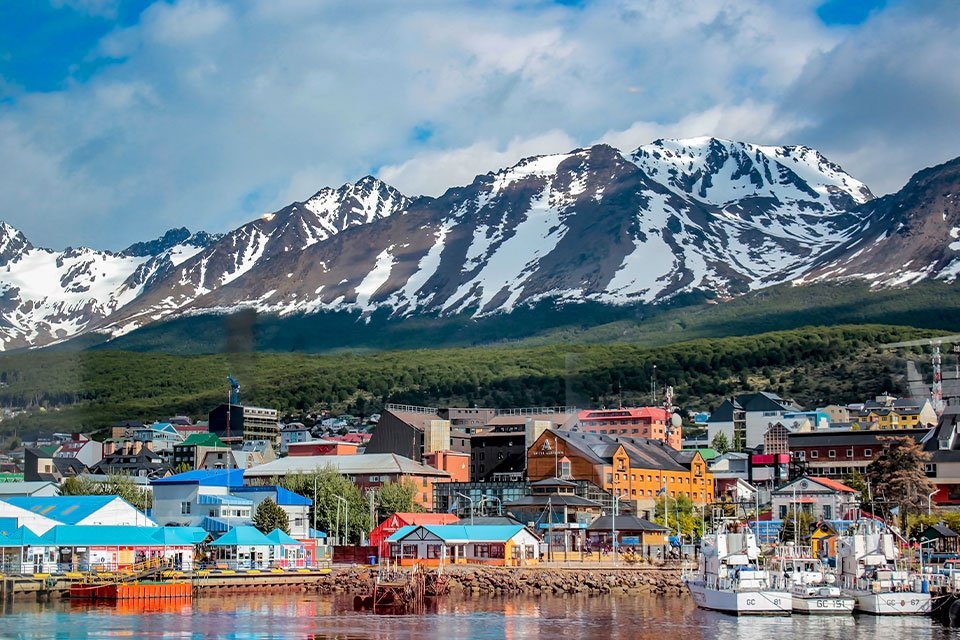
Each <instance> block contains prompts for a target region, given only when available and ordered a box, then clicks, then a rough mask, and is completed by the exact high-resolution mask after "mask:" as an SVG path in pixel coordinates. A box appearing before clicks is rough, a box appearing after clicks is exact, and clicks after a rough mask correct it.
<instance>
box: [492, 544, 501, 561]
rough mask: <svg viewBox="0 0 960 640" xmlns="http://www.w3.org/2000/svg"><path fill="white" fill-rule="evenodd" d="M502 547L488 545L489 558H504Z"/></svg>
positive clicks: (499, 545)
mask: <svg viewBox="0 0 960 640" xmlns="http://www.w3.org/2000/svg"><path fill="white" fill-rule="evenodd" d="M504 551H505V548H504V545H502V544H492V545H490V557H491V558H502V557H503V556H504Z"/></svg>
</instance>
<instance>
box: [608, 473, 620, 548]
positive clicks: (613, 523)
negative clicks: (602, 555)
mask: <svg viewBox="0 0 960 640" xmlns="http://www.w3.org/2000/svg"><path fill="white" fill-rule="evenodd" d="M619 508H620V494H618V493H617V490H616V489H614V490H613V511H612V512H611V514H610V537H611V538H613V542H612V544H613V563H614V564H617V510H618V509H619Z"/></svg>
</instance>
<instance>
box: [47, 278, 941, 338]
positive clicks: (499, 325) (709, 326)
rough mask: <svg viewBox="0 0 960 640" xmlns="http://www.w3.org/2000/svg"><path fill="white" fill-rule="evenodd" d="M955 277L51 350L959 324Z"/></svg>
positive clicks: (311, 321) (221, 331)
mask: <svg viewBox="0 0 960 640" xmlns="http://www.w3.org/2000/svg"><path fill="white" fill-rule="evenodd" d="M958 319H960V283H952V284H947V283H942V282H931V283H923V284H920V285H916V286H913V287H911V288H910V289H886V290H881V291H870V290H869V288H867V287H866V286H864V285H862V284H859V283H844V284H818V285H811V286H804V287H794V286H791V285H780V286H776V287H770V288H767V289H763V290H760V291H755V292H752V293H750V294H747V295H745V296H743V297H741V298H736V299H733V300H729V301H725V302H722V303H716V302H712V301H707V302H705V301H704V299H703V297H702V296H690V297H688V298H686V299H684V300H678V301H674V303H673V304H672V306H668V307H663V306H661V307H651V306H647V305H638V306H624V307H610V306H604V305H599V304H593V303H588V304H578V305H565V306H563V307H560V308H556V307H554V306H553V305H551V304H549V303H541V304H539V305H537V306H534V307H532V308H522V309H518V310H516V311H515V312H513V313H511V314H509V315H495V316H490V317H486V318H471V317H469V316H466V315H461V316H456V317H452V318H434V317H422V318H411V319H395V318H390V317H389V315H388V314H387V313H384V312H379V313H375V314H373V315H372V316H370V317H369V318H364V319H360V318H359V316H358V315H357V314H353V313H346V312H340V313H321V314H316V315H309V316H297V317H289V318H277V317H273V316H264V315H257V314H255V313H253V312H241V313H238V314H235V315H233V316H195V317H189V318H181V319H177V320H173V321H170V322H165V323H159V324H155V325H151V326H148V327H145V328H144V329H141V330H139V331H136V332H133V333H131V334H129V335H127V336H123V337H120V338H118V339H116V340H114V341H112V342H109V343H103V344H99V345H92V344H91V343H92V342H93V340H92V338H91V337H88V336H87V337H83V338H81V339H78V340H77V341H75V342H72V343H69V344H68V345H66V346H61V347H58V349H60V350H74V351H75V350H79V349H85V348H94V349H108V350H109V349H115V350H125V351H142V352H160V353H175V354H191V353H223V352H246V351H274V352H306V353H336V352H340V351H352V352H357V353H359V352H365V351H380V350H394V349H419V348H439V347H463V346H478V345H488V344H496V345H504V346H544V345H550V344H600V343H609V342H631V343H636V344H643V345H649V346H657V345H664V344H671V343H676V342H682V341H688V340H693V339H697V338H717V337H725V336H737V335H752V334H757V333H763V332H767V331H778V330H784V329H795V328H799V327H804V326H813V325H822V326H830V325H837V324H861V323H866V324H870V323H875V324H888V325H902V326H913V327H921V328H928V329H940V330H946V331H955V330H958V329H960V320H958Z"/></svg>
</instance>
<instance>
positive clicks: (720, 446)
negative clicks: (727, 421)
mask: <svg viewBox="0 0 960 640" xmlns="http://www.w3.org/2000/svg"><path fill="white" fill-rule="evenodd" d="M710 448H712V449H713V450H714V451H716V452H717V454H718V455H721V456H722V455H723V454H725V453H726V452H728V451H730V440H729V439H727V434H725V433H724V432H722V431H718V432H717V435H715V436H713V440H711V441H710Z"/></svg>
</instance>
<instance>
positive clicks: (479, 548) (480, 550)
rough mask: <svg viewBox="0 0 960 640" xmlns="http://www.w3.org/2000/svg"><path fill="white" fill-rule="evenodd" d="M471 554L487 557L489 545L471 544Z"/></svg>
mask: <svg viewBox="0 0 960 640" xmlns="http://www.w3.org/2000/svg"><path fill="white" fill-rule="evenodd" d="M473 555H474V556H475V557H477V558H489V557H490V545H488V544H475V545H473Z"/></svg>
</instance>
